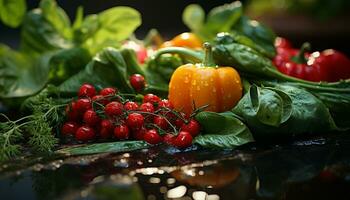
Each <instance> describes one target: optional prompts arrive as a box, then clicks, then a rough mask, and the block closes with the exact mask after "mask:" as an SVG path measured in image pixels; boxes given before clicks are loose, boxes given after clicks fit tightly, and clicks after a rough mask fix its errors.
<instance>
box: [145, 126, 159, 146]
mask: <svg viewBox="0 0 350 200" xmlns="http://www.w3.org/2000/svg"><path fill="white" fill-rule="evenodd" d="M143 139H144V140H145V141H146V142H148V143H149V144H158V143H160V142H162V137H161V136H160V135H159V134H158V131H157V130H156V129H150V130H148V131H147V132H146V133H145V135H144V137H143Z"/></svg>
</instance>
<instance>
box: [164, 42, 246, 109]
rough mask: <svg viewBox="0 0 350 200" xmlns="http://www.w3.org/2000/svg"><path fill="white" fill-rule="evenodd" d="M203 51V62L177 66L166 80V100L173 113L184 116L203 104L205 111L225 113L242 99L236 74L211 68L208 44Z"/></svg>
mask: <svg viewBox="0 0 350 200" xmlns="http://www.w3.org/2000/svg"><path fill="white" fill-rule="evenodd" d="M204 48H205V58H204V61H203V63H201V64H186V65H183V66H180V67H178V68H177V69H176V70H175V72H174V73H173V75H172V77H171V80H170V84H169V101H170V102H171V103H172V104H173V105H174V107H175V109H176V110H179V111H182V112H184V113H186V114H187V115H190V114H191V113H192V112H193V111H194V110H195V109H196V108H198V107H202V106H206V105H207V106H208V107H207V108H206V110H207V111H214V112H223V111H227V110H230V109H232V108H233V107H234V106H235V105H236V104H237V102H238V101H239V99H241V97H242V84H241V79H240V76H239V74H238V72H237V71H236V70H235V69H234V68H232V67H219V66H217V65H215V64H214V63H213V59H212V49H211V45H210V44H209V43H205V44H204Z"/></svg>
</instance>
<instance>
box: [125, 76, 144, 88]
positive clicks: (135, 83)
mask: <svg viewBox="0 0 350 200" xmlns="http://www.w3.org/2000/svg"><path fill="white" fill-rule="evenodd" d="M129 81H130V84H131V86H132V88H134V90H136V91H142V90H143V89H144V88H145V86H146V82H145V78H144V77H143V76H142V75H141V74H133V75H131V76H130V78H129Z"/></svg>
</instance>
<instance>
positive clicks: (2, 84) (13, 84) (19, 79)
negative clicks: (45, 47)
mask: <svg viewBox="0 0 350 200" xmlns="http://www.w3.org/2000/svg"><path fill="white" fill-rule="evenodd" d="M50 58H51V54H45V55H43V56H41V57H40V58H39V59H33V58H29V57H27V56H25V55H24V54H21V53H18V52H15V51H12V50H11V49H9V48H8V47H6V46H1V45H0V89H1V90H0V98H14V97H24V96H30V95H33V94H35V93H37V92H39V91H40V90H41V89H42V88H43V87H44V86H45V84H46V82H47V77H48V73H49V60H50Z"/></svg>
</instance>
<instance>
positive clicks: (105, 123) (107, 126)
mask: <svg viewBox="0 0 350 200" xmlns="http://www.w3.org/2000/svg"><path fill="white" fill-rule="evenodd" d="M113 130H114V126H113V124H112V122H111V121H110V120H108V119H104V120H102V121H101V123H100V137H101V138H103V139H107V138H109V137H111V135H112V133H113Z"/></svg>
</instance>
